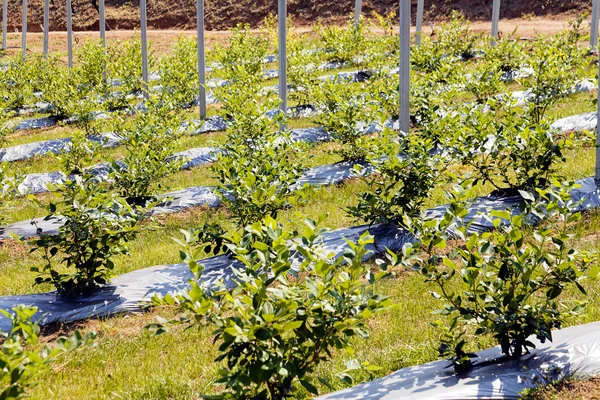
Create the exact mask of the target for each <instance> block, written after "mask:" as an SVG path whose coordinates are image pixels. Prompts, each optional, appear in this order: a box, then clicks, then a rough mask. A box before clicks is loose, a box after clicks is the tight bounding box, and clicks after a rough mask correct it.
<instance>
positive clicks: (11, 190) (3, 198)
mask: <svg viewBox="0 0 600 400" xmlns="http://www.w3.org/2000/svg"><path fill="white" fill-rule="evenodd" d="M18 184H19V177H18V176H16V175H14V174H12V173H11V172H10V166H9V164H8V163H0V226H2V225H4V223H5V222H6V217H5V214H4V213H5V212H6V211H7V209H9V208H10V205H9V203H8V202H9V201H10V200H12V199H13V198H14V197H15V194H16V193H17V192H16V188H17V186H18ZM0 230H1V229H0Z"/></svg>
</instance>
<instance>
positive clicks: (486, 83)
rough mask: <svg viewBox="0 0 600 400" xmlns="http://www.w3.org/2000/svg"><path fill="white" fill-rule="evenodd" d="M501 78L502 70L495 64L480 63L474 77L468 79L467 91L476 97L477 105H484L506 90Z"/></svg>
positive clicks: (473, 74)
mask: <svg viewBox="0 0 600 400" xmlns="http://www.w3.org/2000/svg"><path fill="white" fill-rule="evenodd" d="M501 76H502V70H501V68H498V66H497V65H496V64H495V63H488V62H482V63H479V64H477V66H476V67H475V70H474V71H473V73H472V75H471V76H470V77H469V78H467V79H466V83H465V89H466V90H467V91H469V92H471V93H472V94H473V95H474V96H475V99H476V101H477V103H479V104H483V103H484V102H485V101H486V100H487V99H489V98H490V97H492V96H493V95H495V94H498V93H500V92H501V91H502V90H503V89H504V85H503V84H502V81H501V80H500V77H501Z"/></svg>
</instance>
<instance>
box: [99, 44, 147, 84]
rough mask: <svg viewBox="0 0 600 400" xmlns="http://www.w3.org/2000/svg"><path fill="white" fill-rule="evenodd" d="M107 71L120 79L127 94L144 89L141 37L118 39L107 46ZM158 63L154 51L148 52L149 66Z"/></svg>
mask: <svg viewBox="0 0 600 400" xmlns="http://www.w3.org/2000/svg"><path fill="white" fill-rule="evenodd" d="M107 53H108V56H107V59H108V64H107V73H108V76H109V77H113V78H116V79H118V80H119V81H120V83H121V85H120V87H119V89H120V90H122V91H123V92H124V93H125V94H127V93H138V92H140V91H141V90H142V42H141V40H140V39H133V40H126V41H117V42H114V43H111V44H110V45H109V46H108V48H107ZM155 63H156V60H155V57H154V56H153V53H152V51H151V50H150V51H149V53H148V68H149V69H152V68H153V67H154V65H155Z"/></svg>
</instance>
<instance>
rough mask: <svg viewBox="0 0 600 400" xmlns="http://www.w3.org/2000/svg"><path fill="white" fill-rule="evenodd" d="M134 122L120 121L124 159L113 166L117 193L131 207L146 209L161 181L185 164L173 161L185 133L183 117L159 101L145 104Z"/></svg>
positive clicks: (119, 129) (129, 120)
mask: <svg viewBox="0 0 600 400" xmlns="http://www.w3.org/2000/svg"><path fill="white" fill-rule="evenodd" d="M144 106H145V108H146V109H145V110H139V111H138V112H137V113H136V115H135V116H134V117H133V118H129V119H121V121H120V124H119V125H120V127H119V128H118V129H117V132H118V133H119V134H120V135H121V136H123V138H124V140H123V145H124V146H125V156H124V157H123V158H122V159H120V160H115V161H113V162H112V169H113V173H111V178H112V179H113V180H114V185H115V186H116V188H117V190H118V192H119V193H120V195H121V196H122V197H124V198H125V199H127V201H129V202H131V204H138V205H145V203H146V202H147V201H150V200H152V199H153V198H155V196H156V190H157V189H160V188H161V180H162V179H163V178H165V177H167V176H169V175H170V174H172V173H173V172H175V171H177V170H179V168H180V167H181V165H182V164H183V162H184V160H181V159H175V158H173V154H174V153H175V149H176V146H177V143H178V141H179V140H180V139H181V137H182V136H183V135H184V133H185V131H184V130H183V129H181V121H182V119H181V116H180V115H179V113H178V111H177V110H176V109H174V108H172V106H171V105H170V104H164V103H162V102H160V101H157V99H150V100H149V101H147V102H146V103H145V105H144Z"/></svg>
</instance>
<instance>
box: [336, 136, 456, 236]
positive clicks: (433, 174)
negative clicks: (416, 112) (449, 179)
mask: <svg viewBox="0 0 600 400" xmlns="http://www.w3.org/2000/svg"><path fill="white" fill-rule="evenodd" d="M373 142H374V145H373V148H372V150H371V151H370V152H369V156H368V158H367V160H368V161H369V163H370V164H371V165H373V167H374V170H375V171H374V173H373V174H362V173H361V169H362V168H361V167H359V166H358V167H357V169H358V171H357V173H358V174H359V175H362V179H363V180H364V181H365V183H366V186H367V190H365V191H363V192H361V193H359V194H358V203H357V205H356V206H352V207H349V208H348V209H347V212H348V214H349V215H350V216H352V217H354V218H356V219H359V220H363V221H365V222H367V223H369V224H376V223H394V224H397V225H402V224H403V218H404V216H405V215H409V216H411V217H416V216H418V215H420V213H421V209H422V207H423V203H424V202H425V201H426V200H427V198H428V197H429V194H430V193H431V190H432V189H433V188H434V186H435V184H436V183H437V182H438V181H440V180H441V179H442V176H443V171H444V170H445V168H446V167H447V165H448V161H447V157H446V156H445V155H443V154H436V153H434V152H432V150H433V149H434V144H433V143H432V142H431V141H427V140H423V139H422V138H419V137H416V136H404V135H402V136H398V134H397V133H395V132H392V131H390V130H389V129H386V130H385V131H384V133H383V134H382V135H380V136H379V137H376V138H374V139H373Z"/></svg>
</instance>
